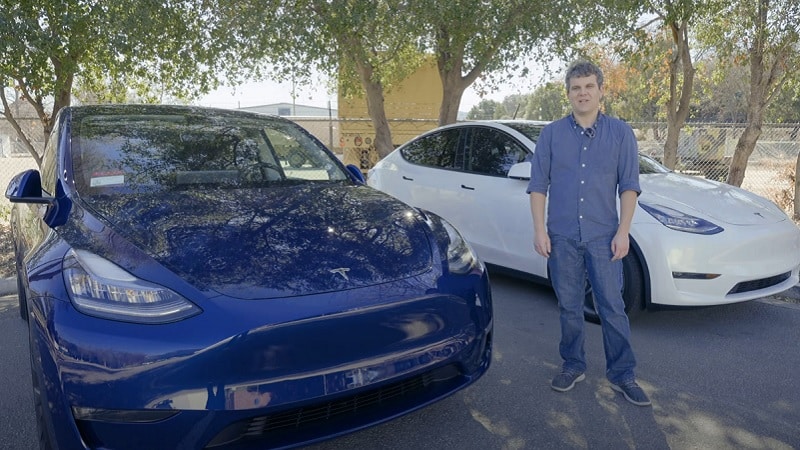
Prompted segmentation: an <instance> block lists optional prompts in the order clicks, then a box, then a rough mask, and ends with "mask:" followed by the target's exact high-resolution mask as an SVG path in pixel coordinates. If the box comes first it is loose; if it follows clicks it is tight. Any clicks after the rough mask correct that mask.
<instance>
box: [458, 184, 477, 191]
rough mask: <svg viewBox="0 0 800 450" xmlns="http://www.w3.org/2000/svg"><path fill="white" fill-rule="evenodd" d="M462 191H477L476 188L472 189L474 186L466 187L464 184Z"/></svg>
mask: <svg viewBox="0 0 800 450" xmlns="http://www.w3.org/2000/svg"><path fill="white" fill-rule="evenodd" d="M461 189H467V190H470V191H474V190H475V188H474V187H472V186H466V185H463V184H462V185H461Z"/></svg>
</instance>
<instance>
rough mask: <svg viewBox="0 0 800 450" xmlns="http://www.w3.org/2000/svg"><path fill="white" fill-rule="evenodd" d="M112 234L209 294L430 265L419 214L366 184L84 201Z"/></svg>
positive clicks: (337, 284) (349, 279)
mask: <svg viewBox="0 0 800 450" xmlns="http://www.w3.org/2000/svg"><path fill="white" fill-rule="evenodd" d="M84 200H85V202H86V204H87V206H89V207H90V209H91V210H92V211H94V213H95V214H98V215H100V216H102V217H103V218H104V219H105V220H106V221H107V222H110V223H111V224H112V226H113V228H114V231H115V232H116V233H117V234H119V235H121V237H123V238H124V239H126V240H128V241H129V242H131V243H132V244H133V245H135V246H136V247H138V248H139V249H141V250H142V251H144V252H145V253H146V254H148V255H149V256H150V257H152V258H153V259H155V260H156V261H158V262H159V263H160V264H161V265H163V266H165V267H166V268H168V269H169V270H171V271H172V272H174V273H175V274H177V275H178V276H180V277H182V278H183V279H184V280H186V281H187V282H189V283H191V284H193V285H194V286H195V287H197V288H199V289H200V290H203V291H206V292H208V291H216V292H218V293H220V294H223V295H227V296H231V297H236V298H242V299H257V298H275V297H287V296H295V295H308V294H315V293H321V292H330V291H337V290H343V289H351V288H357V287H363V286H368V285H374V284H380V283H386V282H389V281H394V280H398V279H403V278H407V277H411V276H414V275H417V274H420V273H422V272H424V271H426V270H429V269H430V267H431V262H432V250H431V244H430V240H429V237H428V233H427V231H426V227H427V226H426V225H425V222H424V220H423V219H422V218H421V217H420V215H419V213H417V212H416V211H415V210H413V209H412V208H410V207H409V206H407V205H405V204H404V203H401V202H399V201H397V200H396V199H394V198H392V197H390V196H388V195H386V194H383V193H381V192H379V191H376V190H374V189H372V188H368V187H366V186H353V185H348V184H322V185H315V184H311V185H309V184H304V185H295V186H282V187H274V188H264V189H249V190H236V189H228V190H224V189H217V190H208V191H191V192H169V193H163V192H161V193H157V194H135V195H133V194H129V195H118V196H109V197H102V196H99V197H92V198H91V199H84Z"/></svg>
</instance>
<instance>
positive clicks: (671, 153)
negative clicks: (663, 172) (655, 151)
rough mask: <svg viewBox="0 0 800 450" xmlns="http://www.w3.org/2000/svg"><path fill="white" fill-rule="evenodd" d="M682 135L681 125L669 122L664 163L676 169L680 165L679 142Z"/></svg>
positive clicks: (672, 121)
mask: <svg viewBox="0 0 800 450" xmlns="http://www.w3.org/2000/svg"><path fill="white" fill-rule="evenodd" d="M680 134H681V125H678V124H677V123H675V121H674V120H670V121H668V122H667V139H666V141H665V142H664V162H663V164H664V165H665V166H666V167H668V168H670V169H675V167H676V166H677V164H678V141H679V138H680Z"/></svg>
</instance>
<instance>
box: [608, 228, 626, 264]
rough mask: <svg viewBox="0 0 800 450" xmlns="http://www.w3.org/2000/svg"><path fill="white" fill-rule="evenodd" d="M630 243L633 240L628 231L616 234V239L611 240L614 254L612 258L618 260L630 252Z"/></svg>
mask: <svg viewBox="0 0 800 450" xmlns="http://www.w3.org/2000/svg"><path fill="white" fill-rule="evenodd" d="M630 245H631V242H630V238H629V237H628V233H617V234H615V235H614V239H612V240H611V253H613V254H614V256H613V257H612V258H611V260H612V261H617V260H620V259H622V258H624V257H625V256H626V255H627V254H628V250H629V249H630Z"/></svg>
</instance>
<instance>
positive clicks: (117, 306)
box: [64, 250, 202, 324]
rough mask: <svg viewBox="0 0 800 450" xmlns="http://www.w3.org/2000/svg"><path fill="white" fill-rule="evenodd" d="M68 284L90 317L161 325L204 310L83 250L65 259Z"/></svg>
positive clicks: (84, 311)
mask: <svg viewBox="0 0 800 450" xmlns="http://www.w3.org/2000/svg"><path fill="white" fill-rule="evenodd" d="M64 281H65V282H66V285H67V289H68V290H69V293H70V296H71V299H72V304H73V305H75V308H76V309H78V311H81V312H82V313H84V314H87V315H90V316H95V317H101V318H104V319H111V320H119V321H124V322H135V323H147V324H159V323H168V322H175V321H178V320H182V319H185V318H187V317H191V316H194V315H196V314H199V313H200V312H201V311H202V310H201V309H200V308H199V307H198V306H197V305H195V304H194V303H192V302H190V301H189V300H187V299H186V298H184V297H183V296H181V295H179V294H177V293H175V292H174V291H172V290H170V289H167V288H165V287H163V286H160V285H158V284H155V283H150V282H148V281H144V280H140V279H138V278H136V277H134V276H133V275H131V274H130V273H128V272H127V271H125V270H123V269H122V268H121V267H119V266H117V265H116V264H114V263H112V262H111V261H108V260H106V259H104V258H101V257H100V256H97V255H95V254H93V253H90V252H86V251H83V250H70V251H69V253H68V254H67V256H66V257H65V258H64Z"/></svg>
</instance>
